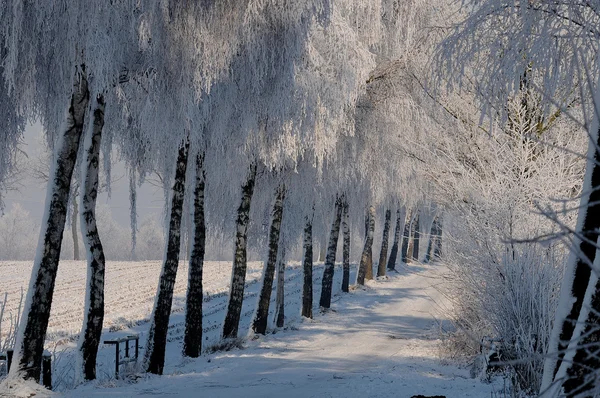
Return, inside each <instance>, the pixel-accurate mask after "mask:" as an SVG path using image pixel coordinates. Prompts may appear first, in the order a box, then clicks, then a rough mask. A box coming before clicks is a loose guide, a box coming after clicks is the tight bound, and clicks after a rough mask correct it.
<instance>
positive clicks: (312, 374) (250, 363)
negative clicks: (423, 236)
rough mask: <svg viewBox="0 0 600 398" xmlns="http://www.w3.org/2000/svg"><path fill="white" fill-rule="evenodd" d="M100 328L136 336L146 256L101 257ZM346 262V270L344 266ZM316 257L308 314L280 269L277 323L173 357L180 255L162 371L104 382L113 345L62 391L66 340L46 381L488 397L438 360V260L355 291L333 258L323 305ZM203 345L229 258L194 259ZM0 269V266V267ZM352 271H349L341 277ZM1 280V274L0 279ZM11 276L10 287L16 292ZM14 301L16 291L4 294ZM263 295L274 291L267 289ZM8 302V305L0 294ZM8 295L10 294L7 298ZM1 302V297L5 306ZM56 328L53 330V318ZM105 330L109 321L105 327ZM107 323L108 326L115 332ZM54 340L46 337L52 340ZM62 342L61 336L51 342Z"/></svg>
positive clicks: (78, 272) (156, 267) (177, 348)
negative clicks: (222, 346)
mask: <svg viewBox="0 0 600 398" xmlns="http://www.w3.org/2000/svg"><path fill="white" fill-rule="evenodd" d="M11 264H12V265H13V267H14V269H17V270H19V272H20V274H21V277H20V278H19V277H18V274H17V273H16V272H15V273H11V275H12V278H13V283H15V284H16V283H19V281H21V282H26V280H27V278H28V275H27V272H25V271H26V269H27V264H25V263H18V264H17V263H10V264H8V263H4V264H2V268H0V269H2V270H6V269H10V268H7V267H10V266H11ZM108 265H109V266H108V268H107V269H108V274H107V302H108V303H109V304H108V306H107V318H106V319H107V324H106V326H107V328H106V329H105V333H104V336H103V338H109V337H115V336H120V335H124V334H130V333H132V332H134V333H139V334H140V335H141V336H142V337H141V339H140V343H141V344H142V345H143V344H144V343H145V332H146V331H147V327H148V324H147V323H146V322H144V321H143V320H144V319H146V318H147V317H148V316H149V314H150V311H151V306H152V302H153V294H154V291H155V289H156V284H157V279H158V275H159V272H160V264H159V263H157V262H143V263H142V262H140V263H109V264H108ZM61 267H62V268H61V271H60V274H59V280H58V281H57V290H56V292H57V293H56V294H57V296H56V298H55V300H56V301H55V305H54V306H53V312H52V320H51V322H52V332H53V334H52V336H67V335H69V334H73V333H76V332H77V330H78V328H79V327H80V326H79V325H80V322H81V312H82V309H81V304H82V300H83V280H84V275H85V271H84V270H85V267H84V264H83V263H82V262H61ZM353 268H356V267H353ZM322 269H323V268H322V264H316V265H315V273H314V275H315V292H314V296H315V319H314V320H312V321H311V320H303V319H301V318H300V317H299V309H300V297H301V287H302V270H301V267H300V265H299V264H291V265H290V266H289V267H288V269H287V270H286V323H287V325H288V326H287V327H286V328H285V330H280V331H277V332H276V333H273V334H268V335H267V336H265V337H263V336H261V337H260V338H256V339H248V340H247V341H246V342H245V343H244V348H243V349H237V348H236V349H233V350H231V351H226V352H216V353H205V354H204V355H203V356H202V357H200V358H198V359H183V358H182V357H181V354H180V353H181V340H182V338H183V311H182V308H183V305H184V301H183V300H184V295H185V278H186V274H187V269H186V267H185V265H184V264H183V263H181V268H180V272H179V278H178V282H177V286H176V292H175V296H176V298H175V303H174V308H173V310H174V314H173V316H172V317H171V325H170V330H169V343H168V347H167V362H166V367H165V375H164V376H161V377H159V376H153V375H152V376H150V375H142V377H141V378H137V379H136V380H135V381H132V379H131V378H130V379H123V380H115V379H114V377H113V369H114V349H113V348H112V346H111V347H103V348H101V350H100V353H99V357H98V374H99V380H98V381H96V382H93V383H88V384H86V385H83V386H80V387H79V388H77V389H75V390H72V391H68V390H67V389H66V388H67V387H68V380H69V373H70V372H71V370H72V365H71V363H72V361H71V360H70V355H69V349H67V351H66V353H64V354H61V355H59V356H57V358H56V359H57V364H56V368H55V371H54V377H55V380H56V381H57V382H58V383H59V385H57V386H56V387H57V388H58V389H59V390H62V391H63V393H64V394H66V396H69V397H83V396H85V397H109V396H110V397H112V396H122V397H138V396H139V397H141V396H147V395H155V396H180V397H188V396H189V397H192V396H197V395H198V394H207V395H210V396H211V397H235V396H242V395H243V396H246V397H269V396H277V395H280V394H285V395H286V398H289V397H355V396H356V397H388V396H398V397H411V396H412V395H416V394H424V395H444V396H446V397H448V398H451V397H456V398H459V397H489V396H490V393H491V391H492V386H490V385H488V384H483V383H481V382H480V381H479V380H478V379H471V378H470V377H469V370H468V369H464V368H459V367H456V366H452V365H443V364H442V363H443V361H442V360H441V359H440V357H439V342H440V341H439V335H438V332H439V325H440V322H443V321H444V319H445V317H444V314H443V313H442V312H443V311H442V308H444V307H445V301H444V299H443V297H442V296H441V295H440V294H439V292H438V291H437V290H436V288H435V286H436V285H437V284H438V283H441V280H440V279H439V276H440V275H441V273H442V272H443V270H444V269H443V268H442V267H441V266H437V265H431V266H411V267H404V268H402V269H401V270H400V273H394V274H393V275H392V276H391V277H390V278H385V279H382V280H378V281H371V282H368V285H367V287H366V288H365V289H353V290H352V291H351V293H350V294H347V295H345V294H341V293H340V291H339V290H340V285H341V268H340V267H339V266H337V267H336V274H335V275H336V277H335V279H334V287H335V290H334V292H335V295H334V297H333V303H332V308H331V310H329V311H327V312H325V313H320V312H319V311H318V308H317V307H318V297H319V294H320V280H321V276H322ZM261 270H262V264H261V263H251V264H250V265H249V269H248V284H247V288H246V300H245V304H244V309H243V316H242V321H241V325H240V330H241V333H240V334H241V335H242V336H243V337H245V333H246V331H247V330H248V329H249V325H250V321H251V317H252V314H253V312H254V308H255V305H256V301H257V293H258V290H259V287H260V286H259V283H257V282H259V281H260V273H261ZM205 272H206V274H205V275H206V276H205V281H206V283H205V286H206V288H205V289H206V291H207V293H208V294H207V297H206V299H205V302H204V315H205V317H204V337H205V339H204V341H203V344H204V348H205V349H206V348H208V347H210V346H211V345H214V344H216V343H218V341H219V338H220V333H221V324H222V322H223V318H224V311H225V306H226V304H227V291H228V284H229V278H230V272H231V264H230V263H229V262H209V263H208V264H207V265H206V267H205ZM0 277H1V275H0ZM354 278H355V276H354V275H352V276H351V281H353V280H354ZM6 284H7V282H6V280H4V278H2V285H0V286H2V287H4V286H6ZM18 289H19V288H18V285H17V287H16V288H15V290H18ZM15 297H16V298H18V294H15ZM273 298H274V294H273ZM9 304H10V305H11V306H12V305H14V304H13V303H12V302H11V303H9ZM17 304H18V303H17ZM7 308H8V305H7ZM63 326H64V327H63ZM111 328H112V330H110V329H111ZM116 329H119V330H116ZM55 342H56V341H53V342H50V343H51V344H54V343H55ZM72 345H73V343H72V342H68V341H67V340H63V345H62V346H63V347H72Z"/></svg>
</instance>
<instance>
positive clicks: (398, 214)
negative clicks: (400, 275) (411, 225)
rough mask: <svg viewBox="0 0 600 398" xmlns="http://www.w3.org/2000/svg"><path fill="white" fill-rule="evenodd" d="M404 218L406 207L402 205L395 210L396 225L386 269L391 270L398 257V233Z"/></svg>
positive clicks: (400, 231) (402, 225)
mask: <svg viewBox="0 0 600 398" xmlns="http://www.w3.org/2000/svg"><path fill="white" fill-rule="evenodd" d="M405 218H406V208H405V207H404V206H402V207H400V208H399V209H398V210H396V227H395V228H394V243H393V244H392V250H391V251H390V258H389V259H388V263H387V269H389V270H390V271H393V270H395V269H396V259H397V258H398V246H399V244H400V234H401V233H402V230H403V229H404V221H405Z"/></svg>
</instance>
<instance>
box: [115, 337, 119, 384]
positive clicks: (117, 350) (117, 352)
mask: <svg viewBox="0 0 600 398" xmlns="http://www.w3.org/2000/svg"><path fill="white" fill-rule="evenodd" d="M115 378H116V379H118V378H119V342H118V341H117V343H116V344H115Z"/></svg>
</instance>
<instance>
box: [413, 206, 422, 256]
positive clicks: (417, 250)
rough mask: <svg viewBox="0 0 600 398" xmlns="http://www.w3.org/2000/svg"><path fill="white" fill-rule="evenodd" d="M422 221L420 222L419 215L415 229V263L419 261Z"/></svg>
mask: <svg viewBox="0 0 600 398" xmlns="http://www.w3.org/2000/svg"><path fill="white" fill-rule="evenodd" d="M420 225H421V224H420V221H419V215H418V214H417V217H416V219H415V222H414V227H413V233H414V235H413V251H412V259H413V261H419V240H420V239H421V232H420Z"/></svg>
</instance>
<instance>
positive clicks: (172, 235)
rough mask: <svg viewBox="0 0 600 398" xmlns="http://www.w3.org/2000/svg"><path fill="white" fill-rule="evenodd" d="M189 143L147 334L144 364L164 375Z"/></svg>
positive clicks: (181, 158) (182, 151)
mask: <svg viewBox="0 0 600 398" xmlns="http://www.w3.org/2000/svg"><path fill="white" fill-rule="evenodd" d="M189 147H190V143H189V140H186V142H185V143H183V144H182V145H181V147H180V148H179V154H178V156H177V167H176V169H175V181H174V182H173V197H172V200H171V220H170V222H169V236H168V240H167V253H166V255H165V262H164V263H163V268H162V272H161V274H160V282H159V284H158V291H157V293H156V296H157V297H156V301H155V303H154V310H153V312H152V318H151V323H150V331H149V332H148V342H147V343H146V353H145V356H144V361H145V365H146V371H147V372H149V373H154V374H159V375H160V374H162V373H163V368H164V366H165V352H166V346H167V333H168V331H169V317H170V315H171V305H172V304H173V287H174V286H175V278H176V277H177V267H178V265H179V245H180V244H181V216H182V214H183V199H184V195H185V173H186V169H187V161H188V151H189Z"/></svg>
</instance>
